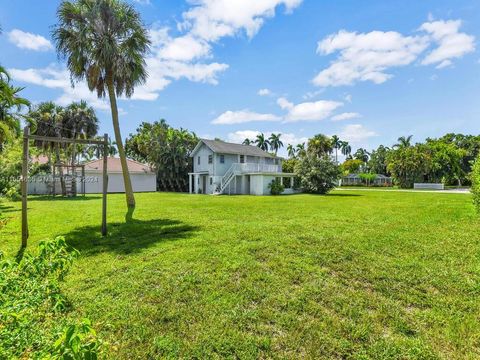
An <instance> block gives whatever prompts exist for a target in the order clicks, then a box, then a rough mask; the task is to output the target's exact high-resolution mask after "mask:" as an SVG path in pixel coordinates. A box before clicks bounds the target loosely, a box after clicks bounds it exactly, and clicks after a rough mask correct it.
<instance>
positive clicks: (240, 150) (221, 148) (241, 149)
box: [194, 139, 278, 158]
mask: <svg viewBox="0 0 480 360" xmlns="http://www.w3.org/2000/svg"><path fill="white" fill-rule="evenodd" d="M200 142H203V143H204V144H205V145H207V146H208V147H209V148H210V150H212V151H213V152H215V153H220V154H240V155H248V156H261V157H268V158H275V157H278V156H275V155H272V154H270V153H268V152H266V151H263V150H262V149H260V148H259V147H258V146H252V145H242V144H235V143H229V142H225V141H220V140H207V139H200ZM197 147H198V145H197ZM197 147H196V148H195V150H194V152H196V150H197Z"/></svg>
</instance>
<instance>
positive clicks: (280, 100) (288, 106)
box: [277, 97, 294, 110]
mask: <svg viewBox="0 0 480 360" xmlns="http://www.w3.org/2000/svg"><path fill="white" fill-rule="evenodd" d="M277 104H278V106H280V107H281V108H282V109H283V110H286V109H291V108H293V106H294V105H293V103H291V102H290V101H288V100H287V99H285V98H284V97H281V98H278V99H277Z"/></svg>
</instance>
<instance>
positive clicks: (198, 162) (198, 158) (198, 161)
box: [197, 156, 200, 165]
mask: <svg viewBox="0 0 480 360" xmlns="http://www.w3.org/2000/svg"><path fill="white" fill-rule="evenodd" d="M197 164H198V165H200V156H199V157H197Z"/></svg>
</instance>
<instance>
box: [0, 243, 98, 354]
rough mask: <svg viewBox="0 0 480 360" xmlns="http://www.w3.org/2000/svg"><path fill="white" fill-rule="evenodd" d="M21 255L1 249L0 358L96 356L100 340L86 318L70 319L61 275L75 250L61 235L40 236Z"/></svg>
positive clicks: (72, 257) (62, 275) (66, 270)
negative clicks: (70, 321) (6, 253)
mask: <svg viewBox="0 0 480 360" xmlns="http://www.w3.org/2000/svg"><path fill="white" fill-rule="evenodd" d="M38 250H39V251H38V255H32V254H30V253H25V254H24V256H23V258H22V259H21V260H20V261H19V262H16V261H13V260H7V259H4V258H3V255H1V254H0V324H1V325H0V358H2V359H10V358H42V359H43V358H62V359H95V358H96V357H97V354H98V352H99V347H100V342H99V341H98V340H97V339H96V335H95V332H94V331H93V329H92V328H91V326H90V323H89V322H88V320H84V321H83V322H82V323H81V324H79V325H76V324H68V323H67V322H66V319H65V317H64V316H62V315H63V314H64V313H65V311H66V310H67V308H68V301H67V299H66V298H65V297H64V296H63V294H62V293H61V292H60V287H59V281H60V280H62V279H63V277H64V276H65V275H66V273H67V272H68V269H69V268H70V266H71V264H72V262H73V260H74V259H75V257H76V256H77V255H78V252H77V251H76V250H70V249H68V246H67V244H66V243H65V239H64V238H63V237H57V238H56V239H55V240H46V241H42V242H40V244H39V249H38Z"/></svg>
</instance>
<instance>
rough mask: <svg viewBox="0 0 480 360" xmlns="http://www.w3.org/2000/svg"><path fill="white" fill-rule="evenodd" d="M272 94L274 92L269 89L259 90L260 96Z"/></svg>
mask: <svg viewBox="0 0 480 360" xmlns="http://www.w3.org/2000/svg"><path fill="white" fill-rule="evenodd" d="M271 94H272V92H271V91H270V90H269V89H260V90H258V92H257V95H260V96H269V95H271Z"/></svg>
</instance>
